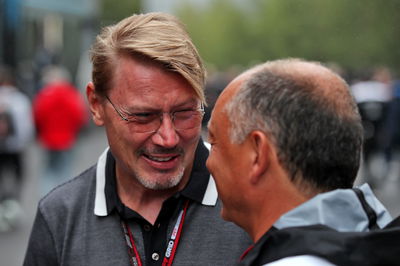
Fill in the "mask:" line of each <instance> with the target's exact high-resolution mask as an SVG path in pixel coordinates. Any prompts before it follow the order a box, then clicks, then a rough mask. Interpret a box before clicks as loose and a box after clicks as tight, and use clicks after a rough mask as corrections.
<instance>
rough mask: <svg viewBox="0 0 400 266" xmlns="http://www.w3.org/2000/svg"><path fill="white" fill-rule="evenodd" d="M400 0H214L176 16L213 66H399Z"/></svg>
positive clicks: (185, 10) (181, 9)
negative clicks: (276, 62) (285, 61)
mask: <svg viewBox="0 0 400 266" xmlns="http://www.w3.org/2000/svg"><path fill="white" fill-rule="evenodd" d="M399 10H400V0H385V1H379V0H351V1H349V0H252V1H247V2H246V6H245V4H244V3H243V2H241V3H239V4H234V2H233V1H229V0H215V1H211V4H210V5H208V6H206V7H205V8H203V9H198V8H197V9H196V8H195V7H192V6H189V5H186V6H183V7H181V8H180V9H179V10H178V16H180V17H181V19H182V20H183V21H184V22H185V23H186V24H187V26H188V30H189V32H190V34H191V36H192V38H193V40H194V42H195V43H196V45H197V46H198V47H199V50H200V53H201V54H202V56H203V58H205V60H206V61H207V62H210V63H213V64H214V65H215V66H217V67H218V68H222V69H223V68H226V67H228V66H229V65H234V64H241V65H243V66H247V65H248V64H253V63H254V61H265V60H267V59H276V58H282V57H302V58H306V59H310V60H319V61H325V62H331V61H334V62H337V63H339V64H340V65H342V66H344V67H345V68H348V69H355V70H357V69H362V68H365V67H370V66H375V65H387V66H389V67H391V68H392V69H400V49H399V48H398V47H399V45H400V27H399V26H398V25H399V21H400V12H399Z"/></svg>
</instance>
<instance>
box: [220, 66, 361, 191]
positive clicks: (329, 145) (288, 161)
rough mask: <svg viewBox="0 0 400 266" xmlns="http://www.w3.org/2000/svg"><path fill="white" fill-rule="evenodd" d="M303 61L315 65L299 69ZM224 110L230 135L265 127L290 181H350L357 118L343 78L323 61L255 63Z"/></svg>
mask: <svg viewBox="0 0 400 266" xmlns="http://www.w3.org/2000/svg"><path fill="white" fill-rule="evenodd" d="M304 66H305V67H311V68H313V70H314V69H315V70H316V71H302V69H301V68H302V67H304ZM225 111H226V112H227V114H228V117H229V118H230V122H231V128H230V132H229V133H230V137H231V141H232V142H235V143H241V142H242V141H243V140H244V139H245V138H246V137H247V135H248V134H249V133H250V132H252V131H254V130H261V131H263V132H265V133H266V134H267V135H268V136H269V137H270V138H271V140H272V141H273V142H274V144H275V145H276V147H277V149H278V157H279V160H280V162H281V164H282V165H283V166H284V167H285V169H286V170H287V172H288V174H289V176H290V177H291V179H292V181H294V182H297V183H298V182H302V180H306V181H307V183H308V184H310V185H311V186H312V187H314V188H317V189H319V190H323V191H327V190H331V189H335V188H348V187H351V186H352V184H353V182H354V180H355V177H356V174H357V171H358V168H359V163H360V154H361V147H362V142H363V129H362V124H361V118H360V115H359V113H358V109H357V106H356V103H355V102H354V99H353V97H352V96H351V94H350V91H349V88H348V85H347V84H346V82H345V81H344V80H343V79H342V78H340V77H339V76H338V75H336V74H335V73H333V72H332V71H330V70H329V69H327V68H326V67H324V66H322V65H321V64H319V63H315V62H307V61H303V60H300V59H285V60H277V61H271V62H267V63H265V64H263V65H260V66H257V69H256V71H255V72H254V73H252V74H251V75H250V76H249V77H248V78H247V79H246V80H245V81H244V82H243V83H242V85H241V87H240V88H239V91H238V92H237V93H236V94H235V95H234V96H233V98H232V99H231V101H230V102H229V103H227V105H226V106H225ZM300 179H301V180H300ZM299 180H300V181H299Z"/></svg>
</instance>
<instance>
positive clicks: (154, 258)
mask: <svg viewBox="0 0 400 266" xmlns="http://www.w3.org/2000/svg"><path fill="white" fill-rule="evenodd" d="M151 258H152V259H153V260H154V261H158V260H159V259H160V255H159V254H158V253H156V252H154V253H153V254H151Z"/></svg>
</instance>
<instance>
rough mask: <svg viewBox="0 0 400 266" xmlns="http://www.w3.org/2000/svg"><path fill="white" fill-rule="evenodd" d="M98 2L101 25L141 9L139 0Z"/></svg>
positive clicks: (113, 21) (105, 0)
mask: <svg viewBox="0 0 400 266" xmlns="http://www.w3.org/2000/svg"><path fill="white" fill-rule="evenodd" d="M100 3H101V5H100V7H101V12H100V20H101V24H103V25H108V24H111V23H115V22H117V21H119V20H121V19H123V18H125V17H128V16H130V15H132V14H133V13H138V12H140V10H141V1H140V0H118V1H115V0H100Z"/></svg>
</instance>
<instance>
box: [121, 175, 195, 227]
mask: <svg viewBox="0 0 400 266" xmlns="http://www.w3.org/2000/svg"><path fill="white" fill-rule="evenodd" d="M188 179H189V177H183V178H182V180H181V182H180V183H179V184H178V186H176V187H173V188H171V189H166V190H152V189H148V188H145V187H143V185H142V184H140V183H139V182H138V181H137V180H136V179H135V178H133V177H123V176H122V175H118V174H117V177H116V181H117V193H118V196H119V197H120V199H121V202H122V203H123V204H124V205H125V206H127V207H128V208H130V209H131V210H134V211H136V212H137V213H139V214H140V215H141V216H142V217H143V218H145V219H146V220H147V221H148V222H149V223H151V224H154V223H155V221H156V220H157V217H158V215H159V213H160V211H161V208H162V205H163V203H164V201H165V200H167V199H168V198H170V197H171V196H172V195H174V194H175V193H177V192H178V191H180V190H182V189H183V188H184V186H185V185H186V184H187V182H188Z"/></svg>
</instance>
